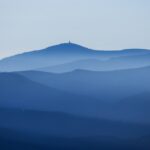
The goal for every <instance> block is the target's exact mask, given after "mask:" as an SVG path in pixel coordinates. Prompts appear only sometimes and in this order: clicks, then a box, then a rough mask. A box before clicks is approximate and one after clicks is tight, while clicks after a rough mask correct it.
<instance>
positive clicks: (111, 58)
mask: <svg viewBox="0 0 150 150" xmlns="http://www.w3.org/2000/svg"><path fill="white" fill-rule="evenodd" d="M148 65H150V51H149V50H145V49H127V50H120V51H103V50H92V49H88V48H85V47H83V46H80V45H77V44H73V43H63V44H59V45H56V46H51V47H48V48H46V49H43V50H36V51H32V52H27V53H23V54H19V55H15V56H12V57H8V58H5V59H2V60H0V71H1V72H5V71H25V70H40V71H46V72H67V71H72V70H75V69H87V70H94V71H104V70H116V69H128V68H138V67H143V66H148Z"/></svg>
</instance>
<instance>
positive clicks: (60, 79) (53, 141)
mask: <svg viewBox="0 0 150 150" xmlns="http://www.w3.org/2000/svg"><path fill="white" fill-rule="evenodd" d="M0 72H1V73H0V107H1V108H0V118H1V122H0V149H4V148H5V149H8V150H12V148H13V149H16V150H20V149H32V150H33V149H35V150H48V149H54V150H62V148H64V149H65V150H67V149H68V150H70V149H79V150H80V149H81V150H84V149H86V150H87V149H89V150H99V149H103V150H113V149H116V150H117V149H118V150H120V149H124V150H126V149H128V150H133V149H136V150H149V147H150V144H149V141H150V136H149V135H150V117H149V116H150V109H149V106H150V80H149V77H150V51H149V50H144V49H128V50H120V51H96V50H92V49H88V48H85V47H83V46H80V45H77V44H73V43H64V44H60V45H56V46H52V47H48V48H46V49H44V50H37V51H32V52H28V53H23V54H19V55H16V56H12V57H9V58H5V59H3V60H0ZM14 137H15V138H14ZM7 143H9V144H7ZM58 143H59V144H58Z"/></svg>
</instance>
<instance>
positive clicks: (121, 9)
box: [0, 0, 150, 58]
mask: <svg viewBox="0 0 150 150" xmlns="http://www.w3.org/2000/svg"><path fill="white" fill-rule="evenodd" d="M149 8H150V1H149V0H0V58H2V57H5V56H8V55H13V54H16V53H21V52H24V51H29V50H35V49H41V48H44V47H47V46H50V45H53V44H58V43H63V42H67V41H69V40H71V41H72V42H74V43H78V44H81V45H84V46H87V47H90V48H93V49H103V50H115V49H116V50H118V49H124V48H147V49H150V19H149V14H150V9H149Z"/></svg>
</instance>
